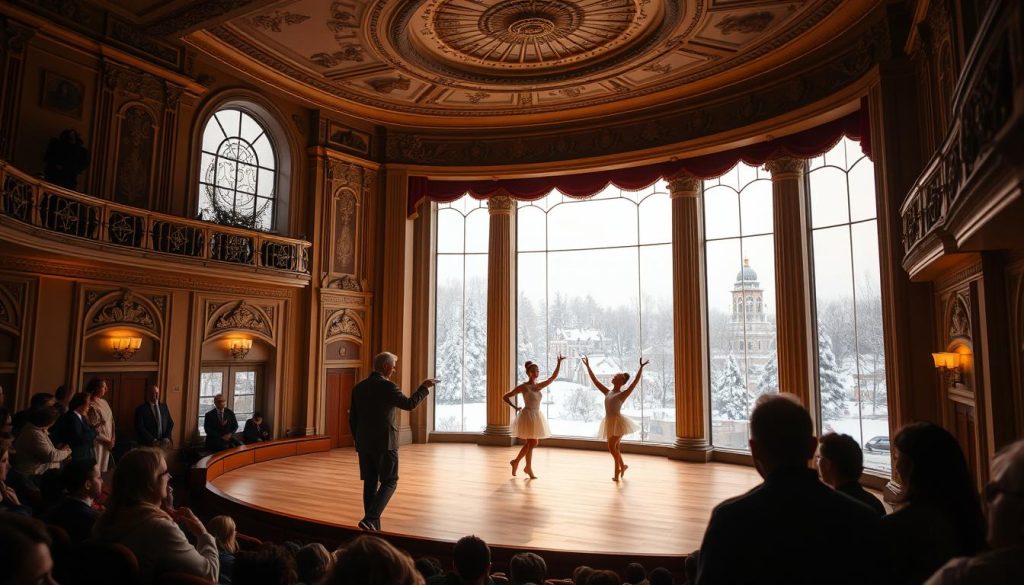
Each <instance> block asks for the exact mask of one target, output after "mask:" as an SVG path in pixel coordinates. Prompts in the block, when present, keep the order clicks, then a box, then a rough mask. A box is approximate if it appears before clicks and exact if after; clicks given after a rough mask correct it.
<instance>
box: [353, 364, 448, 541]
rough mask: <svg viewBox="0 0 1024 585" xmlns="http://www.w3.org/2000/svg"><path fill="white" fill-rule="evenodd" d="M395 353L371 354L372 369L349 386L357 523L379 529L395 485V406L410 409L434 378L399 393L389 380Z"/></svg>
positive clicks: (368, 527) (422, 395) (396, 474)
mask: <svg viewBox="0 0 1024 585" xmlns="http://www.w3.org/2000/svg"><path fill="white" fill-rule="evenodd" d="M397 365H398V356H396V355H395V354H393V353H388V352H384V353H381V354H379V355H377V356H376V357H374V358H373V370H374V371H373V373H372V374H370V377H369V378H367V379H365V380H363V381H362V382H359V383H358V384H356V385H355V387H354V388H353V389H352V407H351V410H349V413H348V424H349V427H350V428H351V429H352V436H353V437H354V438H355V443H356V451H358V452H359V476H360V478H361V479H362V480H363V513H364V516H363V519H362V520H360V521H359V527H360V528H362V529H363V530H368V531H371V532H374V531H377V530H380V516H381V514H383V513H384V508H385V507H386V506H387V505H388V500H390V499H391V496H392V494H394V493H395V488H396V487H397V486H398V425H397V424H396V421H395V409H396V408H401V409H402V410H412V409H414V408H416V406H418V405H419V403H420V402H422V401H423V399H424V398H426V397H427V394H429V393H430V391H429V390H427V389H428V388H430V387H431V386H433V385H434V384H436V383H437V380H430V379H427V380H424V381H423V382H421V383H420V386H419V388H417V389H416V392H413V394H412V396H408V397H407V396H406V395H405V394H402V391H401V390H400V389H399V388H398V385H397V384H395V383H394V382H392V381H391V380H390V378H391V374H393V373H394V372H395V367H396V366H397Z"/></svg>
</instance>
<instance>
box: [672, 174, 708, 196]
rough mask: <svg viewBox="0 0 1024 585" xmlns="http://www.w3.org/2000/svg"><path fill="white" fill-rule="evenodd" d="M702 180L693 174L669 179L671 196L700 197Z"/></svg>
mask: <svg viewBox="0 0 1024 585" xmlns="http://www.w3.org/2000/svg"><path fill="white" fill-rule="evenodd" d="M700 186H701V180H700V179H698V178H697V177H694V176H693V175H688V174H682V175H678V176H675V177H672V178H671V179H669V180H668V194H669V198H671V199H675V198H676V197H699V196H700Z"/></svg>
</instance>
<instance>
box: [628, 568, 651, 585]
mask: <svg viewBox="0 0 1024 585" xmlns="http://www.w3.org/2000/svg"><path fill="white" fill-rule="evenodd" d="M622 582H623V583H628V584H629V585H640V584H641V583H643V584H645V585H646V582H647V569H645V568H644V566H643V565H641V564H640V563H629V564H628V565H626V577H625V578H624V579H623V580H622Z"/></svg>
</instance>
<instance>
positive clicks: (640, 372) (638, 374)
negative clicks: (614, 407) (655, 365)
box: [622, 358, 651, 400]
mask: <svg viewBox="0 0 1024 585" xmlns="http://www.w3.org/2000/svg"><path fill="white" fill-rule="evenodd" d="M649 363H651V360H647V361H646V362H645V361H644V358H640V369H639V370H637V371H636V379H635V380H633V383H632V384H630V385H629V388H626V390H625V391H624V392H623V393H622V399H623V400H625V399H627V398H629V395H630V394H632V393H633V389H634V388H636V385H637V384H639V383H640V377H641V376H643V375H644V366H646V365H647V364H649Z"/></svg>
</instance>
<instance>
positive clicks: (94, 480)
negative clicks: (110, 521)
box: [44, 460, 103, 543]
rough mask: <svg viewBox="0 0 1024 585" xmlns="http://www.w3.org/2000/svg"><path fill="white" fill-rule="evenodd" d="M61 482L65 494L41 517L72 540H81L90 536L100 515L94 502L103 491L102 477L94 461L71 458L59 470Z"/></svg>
mask: <svg viewBox="0 0 1024 585" xmlns="http://www.w3.org/2000/svg"><path fill="white" fill-rule="evenodd" d="M61 482H62V483H63V484H64V490H65V491H66V492H67V495H66V496H64V498H63V499H62V500H61V501H60V503H59V504H57V506H56V507H54V508H53V509H52V510H50V511H49V512H47V513H46V514H45V515H44V519H45V520H46V521H47V522H48V523H50V524H53V525H56V526H60V527H61V528H63V529H64V530H65V531H66V532H67V533H68V536H70V537H71V542H75V543H78V542H82V541H83V540H85V539H87V538H89V537H90V536H91V535H92V528H93V525H94V524H95V523H96V518H97V517H99V512H97V511H96V509H95V508H93V503H94V502H95V501H96V498H98V497H100V495H101V494H103V479H102V478H101V477H100V472H99V469H98V468H97V467H96V463H95V462H94V461H91V460H89V461H72V462H71V463H68V464H67V465H65V466H64V469H63V470H62V471H61Z"/></svg>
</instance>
